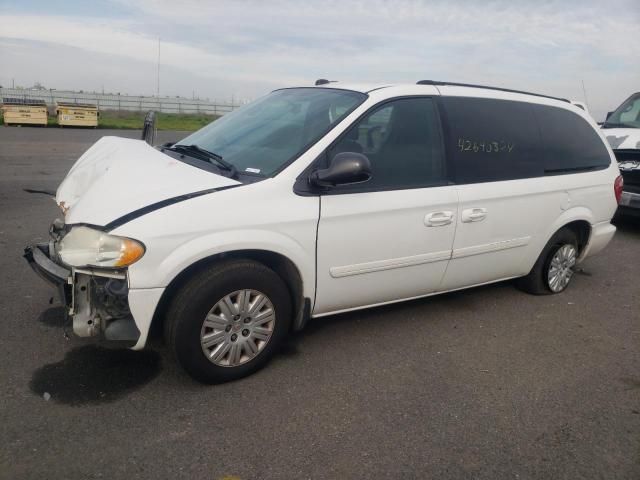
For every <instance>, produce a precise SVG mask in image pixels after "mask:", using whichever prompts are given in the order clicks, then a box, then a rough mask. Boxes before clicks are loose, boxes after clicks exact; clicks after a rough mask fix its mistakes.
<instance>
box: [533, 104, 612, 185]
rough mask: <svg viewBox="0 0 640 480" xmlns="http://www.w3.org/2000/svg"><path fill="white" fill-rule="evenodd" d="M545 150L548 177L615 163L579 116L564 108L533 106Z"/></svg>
mask: <svg viewBox="0 0 640 480" xmlns="http://www.w3.org/2000/svg"><path fill="white" fill-rule="evenodd" d="M531 107H532V108H533V110H534V112H535V116H536V119H537V121H538V125H539V127H540V133H541V134H542V139H543V142H544V146H545V152H544V157H543V164H544V170H545V173H546V174H547V175H553V174H559V173H569V172H575V171H580V170H596V169H600V168H606V167H608V166H609V164H610V163H611V159H610V157H609V152H608V151H607V148H606V147H605V145H604V142H603V141H602V139H601V138H600V136H599V135H598V133H597V132H596V131H595V130H594V129H593V127H592V126H591V125H589V123H588V122H587V121H586V120H585V119H584V118H582V117H580V116H579V115H577V114H575V113H573V112H571V111H569V110H565V109H563V108H557V107H549V106H545V105H531Z"/></svg>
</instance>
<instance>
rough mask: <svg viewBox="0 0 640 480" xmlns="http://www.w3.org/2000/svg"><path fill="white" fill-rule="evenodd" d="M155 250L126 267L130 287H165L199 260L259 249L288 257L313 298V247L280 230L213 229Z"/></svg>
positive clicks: (308, 296) (304, 290)
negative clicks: (176, 245) (211, 231)
mask: <svg viewBox="0 0 640 480" xmlns="http://www.w3.org/2000/svg"><path fill="white" fill-rule="evenodd" d="M313 247H315V244H313ZM155 250H156V254H155V255H153V258H143V259H142V261H141V262H139V263H135V264H133V265H132V266H131V267H129V284H130V288H134V289H141V288H161V287H166V286H167V285H169V283H171V281H172V280H173V279H174V278H176V277H177V276H178V274H180V272H182V271H183V270H185V269H186V268H187V267H189V266H190V265H193V264H194V263H196V262H198V261H199V260H203V259H205V258H208V257H211V256H213V255H217V254H221V253H229V252H234V251H239V250H263V251H269V252H274V253H278V254H280V255H282V256H284V257H286V258H288V259H289V260H291V262H292V263H293V264H294V265H295V266H296V268H297V269H298V271H299V272H300V276H301V278H302V283H303V293H304V296H305V297H307V298H313V295H314V292H313V289H314V286H315V281H314V279H315V251H314V250H311V251H309V250H306V249H305V248H304V247H303V246H302V245H301V244H300V243H299V242H297V241H296V240H295V239H293V238H291V237H289V236H287V235H285V234H282V233H278V232H274V231H268V230H259V229H241V230H233V231H227V232H215V233H211V234H207V235H203V236H199V237H196V238H193V239H190V240H187V241H185V242H184V243H182V244H181V245H179V246H178V247H177V248H176V247H175V246H173V247H171V246H169V245H165V248H162V247H161V246H156V248H155Z"/></svg>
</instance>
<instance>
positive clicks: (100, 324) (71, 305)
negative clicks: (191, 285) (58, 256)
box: [24, 244, 140, 347]
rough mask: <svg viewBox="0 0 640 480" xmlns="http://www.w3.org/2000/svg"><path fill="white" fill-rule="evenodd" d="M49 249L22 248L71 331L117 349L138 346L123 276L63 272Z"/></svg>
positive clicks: (87, 271) (94, 271) (46, 246)
mask: <svg viewBox="0 0 640 480" xmlns="http://www.w3.org/2000/svg"><path fill="white" fill-rule="evenodd" d="M52 250H53V246H52V245H51V244H39V245H33V246H29V247H27V248H25V251H24V257H25V259H26V260H27V262H28V263H29V265H30V266H31V268H32V269H33V270H34V271H35V272H36V273H37V274H38V275H39V276H40V277H41V278H43V279H44V280H45V281H46V282H47V283H49V284H51V285H53V286H55V287H56V288H57V289H58V292H59V294H60V298H61V300H62V301H63V303H64V305H65V310H66V315H67V318H70V319H72V324H73V332H74V333H75V334H76V335H78V336H80V337H93V336H98V337H99V338H101V339H103V340H106V341H109V342H116V343H118V344H119V345H121V346H126V347H133V346H135V345H137V344H138V340H139V339H140V331H139V330H138V328H137V326H136V322H135V320H134V319H133V316H132V315H131V311H130V309H129V305H128V299H127V296H128V293H129V289H128V286H127V278H126V273H124V272H115V271H101V270H98V269H78V268H72V269H67V268H65V267H64V266H62V265H60V264H58V263H56V262H55V261H54V260H53V259H52V253H51V252H52Z"/></svg>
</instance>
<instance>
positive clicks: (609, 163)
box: [25, 81, 621, 383]
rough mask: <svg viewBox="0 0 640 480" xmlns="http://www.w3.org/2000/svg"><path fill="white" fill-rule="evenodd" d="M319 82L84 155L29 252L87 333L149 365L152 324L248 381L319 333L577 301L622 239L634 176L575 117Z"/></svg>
mask: <svg viewBox="0 0 640 480" xmlns="http://www.w3.org/2000/svg"><path fill="white" fill-rule="evenodd" d="M318 83H320V85H318V86H316V87H302V88H287V89H281V90H276V91H274V92H272V93H271V94H269V95H267V96H265V97H263V98H261V99H259V100H257V101H255V102H253V103H251V104H249V105H246V106H244V107H242V108H240V109H238V110H236V111H234V112H233V113H230V114H228V115H225V116H224V117H222V118H221V119H219V120H217V121H215V122H213V123H212V124H210V125H208V126H207V127H205V128H203V129H201V130H199V131H198V132H195V133H193V134H192V135H190V136H189V137H187V138H185V139H184V140H182V141H180V142H179V143H177V144H175V145H165V146H163V147H159V148H153V147H152V146H150V145H148V144H146V143H144V142H142V141H137V140H131V139H124V138H116V137H105V138H103V139H101V140H99V141H98V142H97V143H96V144H95V145H94V146H93V147H91V148H90V149H89V150H88V151H87V152H86V153H85V154H84V155H82V157H81V158H80V159H79V160H78V161H77V162H76V164H75V165H74V166H73V167H72V168H71V170H70V171H69V173H68V175H67V177H66V178H65V179H64V181H63V182H62V184H61V185H60V187H59V189H58V192H57V197H56V199H57V202H58V204H59V206H60V208H61V209H62V211H63V214H64V219H63V220H62V219H60V220H56V221H55V222H54V223H53V225H52V227H51V230H50V231H51V241H50V242H49V243H47V244H41V245H34V246H31V247H28V248H27V249H26V252H25V256H26V258H27V260H28V261H29V263H30V264H31V265H32V267H33V268H34V269H35V270H36V272H38V273H39V274H41V275H42V276H43V277H45V278H46V279H48V280H50V281H51V282H53V283H54V284H56V285H58V287H59V289H60V292H61V295H62V298H63V300H64V302H65V304H66V306H67V311H68V315H69V317H70V319H71V322H72V323H73V331H74V332H75V333H76V334H77V335H79V336H83V337H89V336H93V337H96V338H101V339H103V340H106V341H109V342H115V343H118V342H119V343H120V344H121V345H125V346H128V347H131V348H133V349H141V348H143V347H144V346H145V344H146V343H147V338H148V336H149V332H150V331H151V329H152V326H153V327H154V330H160V331H164V334H165V339H166V341H167V343H168V344H169V345H170V347H171V349H172V351H173V352H174V353H175V356H176V357H177V359H178V361H179V362H180V364H181V365H182V366H183V367H184V369H185V370H186V371H187V372H188V373H190V374H191V375H192V376H193V377H195V378H196V379H198V380H200V381H203V382H207V383H216V382H222V381H227V380H233V379H237V378H240V377H242V376H245V375H248V374H250V373H252V372H254V371H256V370H257V369H258V368H260V367H262V366H263V365H265V364H266V362H267V361H268V360H269V359H270V358H271V357H272V356H273V355H274V354H275V353H276V352H277V351H278V348H279V347H280V345H281V343H282V341H283V339H284V338H285V337H286V335H287V334H288V333H289V332H290V331H291V330H300V329H301V328H303V327H304V325H305V323H306V322H307V320H308V319H309V318H319V317H324V316H327V315H331V314H335V313H339V312H345V311H350V310H356V309H361V308H367V307H373V306H377V305H384V304H389V303H393V302H399V301H403V300H409V299H414V298H419V297H425V296H428V295H435V294H439V293H443V292H449V291H453V290H459V289H463V288H468V287H473V286H476V285H484V284H487V283H491V282H497V281H501V280H507V279H515V278H517V279H518V282H517V283H518V285H519V286H520V288H522V289H524V290H526V291H528V292H531V293H534V294H555V293H560V292H562V291H563V290H564V289H565V288H567V286H568V285H569V283H570V281H571V279H572V274H573V268H574V267H575V265H576V264H577V263H579V262H581V261H582V260H584V259H585V258H587V257H588V256H590V255H593V254H596V253H598V252H599V251H600V250H602V249H603V248H604V247H605V246H606V245H607V244H608V243H609V241H610V240H611V238H612V237H613V235H614V232H615V227H614V226H613V225H611V223H610V220H611V217H612V216H613V214H614V212H615V211H616V207H617V198H619V195H620V194H621V188H620V187H621V184H620V176H619V175H620V172H619V170H618V166H617V164H616V162H615V158H614V156H613V153H612V151H611V149H610V148H609V147H608V145H607V144H606V142H605V140H604V137H603V136H602V135H601V133H600V130H599V129H598V127H597V125H596V124H595V123H594V122H593V120H592V119H591V118H590V117H589V116H588V115H587V114H586V112H584V111H583V110H581V109H580V108H578V107H576V106H574V105H572V104H571V103H570V102H569V101H567V100H563V99H557V98H551V97H546V96H542V95H536V94H529V93H526V92H518V91H513V90H506V89H500V88H491V87H482V86H473V85H461V84H455V83H447V82H434V81H420V82H418V84H414V85H397V86H389V85H382V86H377V87H362V86H340V85H336V84H330V85H328V84H326V83H325V82H318ZM567 139H570V140H569V141H567ZM514 321H517V319H514ZM398 328H402V326H401V325H399V326H398Z"/></svg>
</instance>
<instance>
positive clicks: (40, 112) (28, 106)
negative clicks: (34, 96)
mask: <svg viewBox="0 0 640 480" xmlns="http://www.w3.org/2000/svg"><path fill="white" fill-rule="evenodd" d="M2 117H3V118H4V124H5V125H44V126H45V127H46V126H47V106H46V105H45V103H44V102H43V101H41V100H25V99H21V98H19V99H15V98H5V99H3V102H2Z"/></svg>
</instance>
